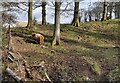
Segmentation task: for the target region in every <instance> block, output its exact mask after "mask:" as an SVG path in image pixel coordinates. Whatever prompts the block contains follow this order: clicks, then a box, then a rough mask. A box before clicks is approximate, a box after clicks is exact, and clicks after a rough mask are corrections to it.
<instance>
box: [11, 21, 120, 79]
mask: <svg viewBox="0 0 120 83" xmlns="http://www.w3.org/2000/svg"><path fill="white" fill-rule="evenodd" d="M118 21H119V20H113V21H106V22H88V23H84V24H81V26H80V27H73V26H71V25H67V24H66V25H61V45H60V46H55V47H51V45H50V44H51V40H52V33H53V25H46V26H39V28H36V27H35V28H34V29H33V30H29V29H26V28H21V27H19V28H13V29H12V47H13V48H14V50H15V51H16V52H19V53H20V54H22V55H23V56H24V58H25V59H26V61H27V62H28V63H29V64H30V65H33V64H39V63H40V62H41V61H45V64H46V65H45V66H46V69H47V73H48V76H49V77H50V79H51V80H52V81H108V80H114V81H115V80H118V79H120V75H119V74H118V73H120V64H119V63H120V61H119V59H120V53H119V50H120V43H119V39H120V35H119V31H120V27H119V26H120V25H119V22H118ZM33 31H35V32H38V33H39V32H41V33H43V34H44V36H45V47H44V48H42V47H40V45H39V44H35V43H34V40H33V38H32V36H31V33H32V32H33ZM95 63H96V64H97V66H98V67H99V68H100V69H99V68H97V67H94V66H93V64H95ZM92 66H93V70H92V69H91V67H92ZM116 66H118V67H117V68H119V71H115V72H117V73H114V72H112V73H111V71H114V70H115V68H116ZM116 74H117V75H116ZM113 76H114V77H113ZM111 77H113V78H111Z"/></svg>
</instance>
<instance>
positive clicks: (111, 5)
mask: <svg viewBox="0 0 120 83" xmlns="http://www.w3.org/2000/svg"><path fill="white" fill-rule="evenodd" d="M112 11H113V2H111V3H110V15H109V19H112Z"/></svg>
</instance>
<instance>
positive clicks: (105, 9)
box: [101, 0, 108, 21]
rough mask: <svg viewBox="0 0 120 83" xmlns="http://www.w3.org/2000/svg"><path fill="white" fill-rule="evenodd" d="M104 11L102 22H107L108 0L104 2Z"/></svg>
mask: <svg viewBox="0 0 120 83" xmlns="http://www.w3.org/2000/svg"><path fill="white" fill-rule="evenodd" d="M103 6H104V9H103V16H102V20H101V21H105V20H107V12H108V11H107V9H108V2H107V0H104V5H103Z"/></svg>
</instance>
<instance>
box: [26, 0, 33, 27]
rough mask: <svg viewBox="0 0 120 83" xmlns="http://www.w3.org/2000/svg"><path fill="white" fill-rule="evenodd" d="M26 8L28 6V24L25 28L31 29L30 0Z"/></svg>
mask: <svg viewBox="0 0 120 83" xmlns="http://www.w3.org/2000/svg"><path fill="white" fill-rule="evenodd" d="M28 6H29V8H28V24H27V28H31V26H32V0H29V4H28Z"/></svg>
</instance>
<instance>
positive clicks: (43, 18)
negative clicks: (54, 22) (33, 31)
mask: <svg viewBox="0 0 120 83" xmlns="http://www.w3.org/2000/svg"><path fill="white" fill-rule="evenodd" d="M42 25H46V1H45V0H42Z"/></svg>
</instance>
